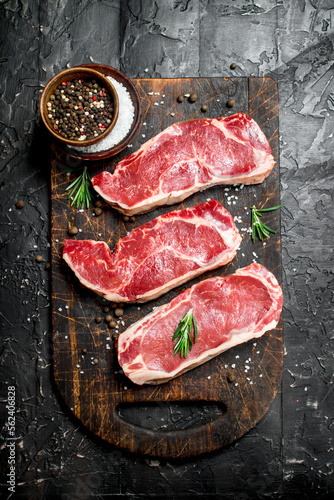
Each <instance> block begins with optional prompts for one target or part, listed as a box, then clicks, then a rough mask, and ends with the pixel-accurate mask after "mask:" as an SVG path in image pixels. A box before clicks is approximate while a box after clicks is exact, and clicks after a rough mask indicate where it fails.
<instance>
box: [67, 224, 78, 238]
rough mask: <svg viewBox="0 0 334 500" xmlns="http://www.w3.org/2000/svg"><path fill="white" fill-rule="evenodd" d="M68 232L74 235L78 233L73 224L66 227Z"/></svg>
mask: <svg viewBox="0 0 334 500" xmlns="http://www.w3.org/2000/svg"><path fill="white" fill-rule="evenodd" d="M68 234H70V235H71V236H74V235H76V234H78V228H77V227H75V226H71V227H70V228H69V229H68Z"/></svg>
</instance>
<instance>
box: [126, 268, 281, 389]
mask: <svg viewBox="0 0 334 500" xmlns="http://www.w3.org/2000/svg"><path fill="white" fill-rule="evenodd" d="M282 300H283V299H282V291H281V288H280V286H279V284H278V282H277V280H276V278H275V276H274V275H273V274H272V273H270V272H269V271H268V270H267V269H266V268H265V267H263V266H262V265H260V264H251V265H250V266H248V267H245V268H243V269H238V271H236V273H235V274H233V275H231V276H226V277H223V278H221V277H218V278H210V279H207V280H205V281H202V282H201V283H197V284H196V285H194V286H192V287H191V288H189V289H188V290H186V291H185V292H183V293H181V294H180V295H179V296H178V297H176V298H175V299H173V300H172V301H171V302H170V303H169V304H167V305H163V306H161V307H159V308H157V309H155V310H154V311H153V312H152V313H151V314H149V315H147V316H145V317H144V318H142V319H141V320H139V321H137V323H135V324H134V325H132V326H131V327H130V328H128V329H127V330H126V331H125V332H123V333H122V334H121V335H120V336H119V339H118V346H117V351H118V360H119V363H120V365H121V367H122V369H123V371H124V373H125V375H127V376H128V377H129V378H130V379H131V380H132V382H134V383H135V384H139V385H142V384H161V383H163V382H167V381H168V380H170V379H172V378H174V377H177V376H178V375H181V374H182V373H184V372H186V371H188V370H190V369H192V368H194V367H196V366H198V365H200V364H202V363H205V362H206V361H208V360H209V359H211V358H213V357H214V356H217V355H218V354H220V353H221V352H223V351H226V350H227V349H229V348H230V347H233V346H235V345H237V344H241V343H243V342H247V341H248V340H250V339H252V338H255V337H261V335H263V334H264V333H265V332H266V331H268V330H271V329H273V328H275V326H276V325H277V322H278V320H279V316H280V313H281V309H282ZM190 309H192V311H193V316H194V318H195V320H196V323H197V330H198V334H197V342H196V343H195V344H193V347H192V350H191V351H189V352H188V355H187V357H186V359H184V358H183V357H182V358H181V356H180V353H177V354H176V355H174V352H173V349H174V345H175V343H176V341H172V338H173V334H174V332H175V331H176V329H177V327H178V325H179V322H180V320H181V319H182V318H183V317H184V316H185V314H186V313H187V312H188V311H189V310H190Z"/></svg>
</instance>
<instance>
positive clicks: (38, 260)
mask: <svg viewBox="0 0 334 500" xmlns="http://www.w3.org/2000/svg"><path fill="white" fill-rule="evenodd" d="M35 260H36V262H43V257H42V256H41V255H36V259H35Z"/></svg>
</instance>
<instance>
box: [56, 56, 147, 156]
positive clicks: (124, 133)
mask: <svg viewBox="0 0 334 500" xmlns="http://www.w3.org/2000/svg"><path fill="white" fill-rule="evenodd" d="M81 67H82V68H88V69H94V70H95V71H98V72H99V73H100V74H101V75H102V76H103V77H105V78H107V79H108V80H109V81H111V83H112V84H113V85H114V87H115V89H116V92H117V94H118V103H119V112H118V118H117V121H116V125H115V127H114V128H113V130H111V132H110V133H109V134H107V135H106V136H105V137H104V138H103V139H102V140H101V141H99V142H98V143H96V144H94V145H93V146H89V147H83V148H82V147H81V148H77V147H75V146H71V145H65V147H63V148H62V149H63V150H64V152H65V153H66V154H68V155H69V156H72V157H74V158H78V159H81V160H89V161H97V160H103V159H106V158H110V157H111V156H115V155H117V154H118V153H120V152H121V151H123V150H124V149H125V148H127V147H131V143H132V141H133V140H134V139H135V137H136V135H137V133H138V131H139V129H140V125H141V102H140V98H139V93H138V91H137V88H136V82H135V81H133V80H131V79H130V78H128V77H127V76H126V75H125V74H124V73H122V72H121V71H119V70H118V69H116V68H113V67H111V66H108V65H106V64H97V63H89V64H82V65H81Z"/></svg>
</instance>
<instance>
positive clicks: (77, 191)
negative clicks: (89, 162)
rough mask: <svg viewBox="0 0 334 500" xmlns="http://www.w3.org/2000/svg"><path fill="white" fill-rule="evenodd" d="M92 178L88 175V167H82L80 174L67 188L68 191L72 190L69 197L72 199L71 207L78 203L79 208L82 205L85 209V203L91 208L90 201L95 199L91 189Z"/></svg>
mask: <svg viewBox="0 0 334 500" xmlns="http://www.w3.org/2000/svg"><path fill="white" fill-rule="evenodd" d="M91 183H92V181H91V178H90V177H89V175H88V172H87V167H84V168H83V169H81V173H80V175H79V176H78V177H77V178H76V179H75V180H74V181H73V182H72V183H71V184H70V185H69V186H68V187H67V188H66V191H69V190H70V194H69V196H68V199H71V200H72V201H71V207H72V206H73V205H74V204H76V206H77V208H79V207H80V205H81V208H82V209H84V208H85V205H86V206H87V208H89V205H90V202H91V200H92V199H93V195H92V193H91V191H90V186H91Z"/></svg>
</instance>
